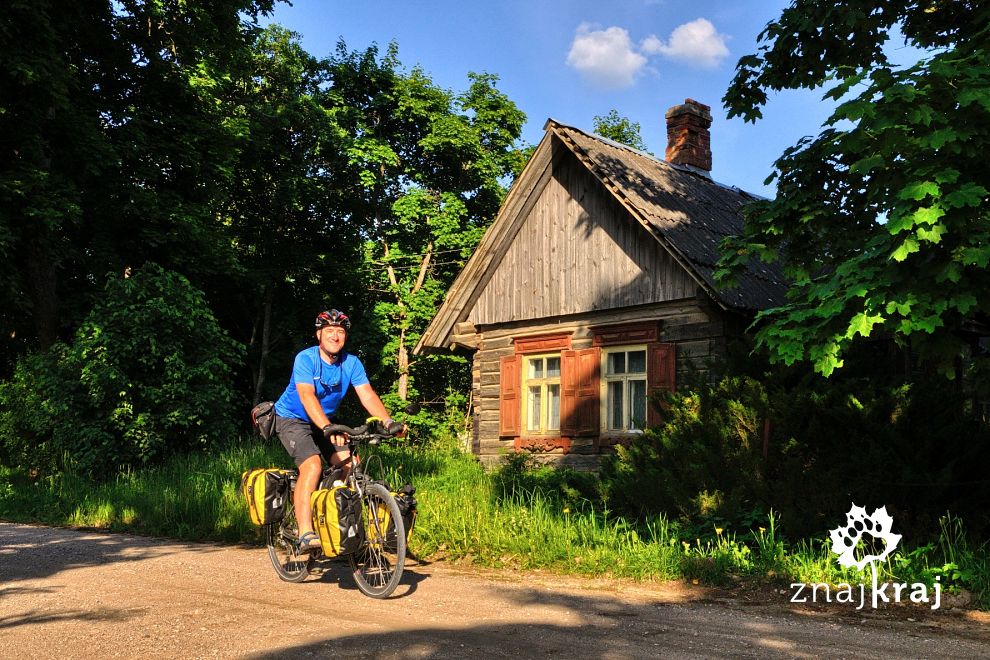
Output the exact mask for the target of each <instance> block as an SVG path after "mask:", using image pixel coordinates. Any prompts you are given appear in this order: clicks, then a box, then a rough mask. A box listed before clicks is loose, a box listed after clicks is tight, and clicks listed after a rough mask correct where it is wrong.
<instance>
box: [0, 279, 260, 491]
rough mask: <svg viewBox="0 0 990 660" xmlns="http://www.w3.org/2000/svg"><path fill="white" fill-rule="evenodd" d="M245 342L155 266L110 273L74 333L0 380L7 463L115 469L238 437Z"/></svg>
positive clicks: (1, 445) (1, 446)
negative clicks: (236, 388) (236, 385)
mask: <svg viewBox="0 0 990 660" xmlns="http://www.w3.org/2000/svg"><path fill="white" fill-rule="evenodd" d="M240 359H241V347H240V346H239V345H238V344H237V343H235V342H233V341H232V340H231V339H230V338H229V337H228V336H227V335H226V333H224V332H223V331H222V330H221V329H220V328H219V326H218V325H217V323H216V319H215V318H214V317H213V314H212V313H211V312H210V310H209V307H208V306H207V304H206V300H205V298H204V296H203V294H202V292H201V291H199V290H197V289H196V288H195V287H193V286H192V284H190V282H189V280H187V279H186V278H184V277H182V276H181V275H178V274H177V273H174V272H171V271H166V270H164V269H162V268H161V267H159V266H156V265H154V264H148V265H146V266H145V267H144V268H141V269H138V270H135V271H134V272H133V273H132V274H131V275H130V276H128V277H121V278H116V279H113V280H111V281H110V282H109V283H108V284H107V287H106V289H105V291H104V295H103V296H102V297H101V298H99V299H98V300H97V304H96V305H95V306H94V307H93V309H92V311H91V312H90V313H89V315H88V316H87V318H86V319H85V321H84V322H83V323H82V325H81V326H80V327H79V329H78V330H77V331H76V333H75V337H74V340H73V342H72V344H70V345H67V344H62V343H57V344H55V345H54V346H52V347H51V348H50V349H49V350H47V351H41V352H37V353H32V354H29V355H28V356H27V357H26V358H25V359H23V360H21V361H19V362H18V367H17V370H16V372H15V375H14V377H13V378H12V379H10V380H9V381H7V382H4V383H0V404H2V405H0V409H2V412H0V450H2V453H3V454H5V455H6V456H5V461H8V462H10V463H12V464H14V465H20V466H22V467H25V468H32V469H35V470H38V471H40V472H43V473H49V474H50V473H57V472H60V471H62V470H64V469H65V468H67V467H72V466H74V467H77V468H79V469H81V470H83V471H85V472H88V473H91V474H96V475H103V476H107V475H114V474H116V473H117V471H118V470H119V469H120V468H121V467H126V466H143V465H150V464H155V463H158V462H160V461H161V460H162V459H163V458H165V457H166V456H169V455H171V454H174V453H177V452H184V451H190V450H197V449H203V448H205V447H210V446H215V445H216V444H217V443H220V442H223V441H224V440H227V439H229V438H231V437H232V436H233V435H234V430H235V429H234V425H233V424H232V422H231V420H232V419H233V418H234V417H233V415H232V414H231V413H232V412H233V411H232V404H233V401H234V396H233V390H232V388H231V367H232V366H233V365H234V364H235V363H236V362H238V361H239V360H240Z"/></svg>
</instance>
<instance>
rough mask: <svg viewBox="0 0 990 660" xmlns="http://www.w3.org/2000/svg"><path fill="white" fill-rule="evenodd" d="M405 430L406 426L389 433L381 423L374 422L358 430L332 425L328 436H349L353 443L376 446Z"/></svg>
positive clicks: (328, 428) (363, 425) (342, 425)
mask: <svg viewBox="0 0 990 660" xmlns="http://www.w3.org/2000/svg"><path fill="white" fill-rule="evenodd" d="M404 430H405V425H401V428H400V429H398V430H396V431H395V432H389V429H387V428H385V427H384V426H383V425H382V423H381V422H380V421H378V420H374V421H372V422H369V423H367V424H362V425H361V426H358V427H357V428H351V427H350V426H346V425H344V424H331V425H330V426H329V427H327V430H326V432H327V434H328V435H343V436H347V439H348V440H350V441H352V442H361V441H367V442H368V444H370V445H376V444H378V443H379V442H380V441H382V440H389V439H391V438H394V437H396V436H398V435H399V434H400V433H401V432H402V431H404Z"/></svg>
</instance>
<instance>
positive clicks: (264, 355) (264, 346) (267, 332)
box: [254, 283, 275, 405]
mask: <svg viewBox="0 0 990 660" xmlns="http://www.w3.org/2000/svg"><path fill="white" fill-rule="evenodd" d="M264 297H265V311H264V319H263V321H262V325H261V357H260V358H259V360H258V379H257V381H256V382H255V384H254V405H258V404H259V403H260V402H261V388H262V387H264V385H265V364H266V363H267V362H268V350H269V348H270V342H271V333H272V302H273V300H274V297H275V287H274V286H272V285H271V283H269V284H266V285H265V293H264Z"/></svg>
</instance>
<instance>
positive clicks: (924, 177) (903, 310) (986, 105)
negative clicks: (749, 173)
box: [720, 0, 990, 375]
mask: <svg viewBox="0 0 990 660" xmlns="http://www.w3.org/2000/svg"><path fill="white" fill-rule="evenodd" d="M988 30H990V6H988V5H987V4H986V3H984V2H977V1H975V0H974V1H966V0H954V1H953V0H931V1H924V2H907V1H906V0H899V1H898V0H872V1H871V2H866V3H857V4H855V5H853V6H850V5H848V4H841V5H837V4H828V3H819V2H814V1H812V0H796V1H795V2H793V3H792V4H791V5H790V6H789V7H788V8H787V9H785V10H784V11H783V13H782V14H781V16H780V18H778V19H777V20H775V21H772V22H771V23H769V24H768V25H767V26H766V28H765V29H764V31H763V32H762V33H761V34H760V36H759V40H758V43H759V47H758V50H757V53H755V54H752V55H747V56H745V57H743V58H741V59H740V60H739V63H738V65H737V69H736V76H735V79H734V80H733V82H732V85H731V87H730V88H729V90H728V92H727V93H726V95H725V97H724V99H723V102H724V104H725V107H726V108H727V109H728V112H729V116H730V117H733V116H742V117H744V118H745V119H746V120H747V121H756V120H757V119H758V118H759V117H760V116H761V112H760V108H761V107H762V106H763V105H765V104H766V103H767V92H768V91H778V90H784V89H797V88H809V89H810V88H817V87H820V86H823V85H830V88H829V89H828V91H827V93H826V94H825V98H826V99H833V100H835V101H836V102H837V103H838V105H837V108H836V109H835V111H834V112H833V114H832V116H831V117H830V118H829V119H828V120H827V122H826V124H825V126H824V128H823V130H822V131H821V133H819V135H818V136H817V137H814V138H811V137H808V138H804V139H802V140H800V141H799V142H798V143H797V144H796V145H794V146H793V147H791V148H790V149H788V150H787V151H785V152H784V154H783V155H782V156H781V157H780V159H779V160H778V161H777V162H776V164H775V172H774V173H773V174H772V175H771V176H770V178H769V179H768V180H767V181H768V183H769V182H771V181H773V180H776V181H777V195H776V197H775V198H774V199H773V200H768V201H762V202H759V203H757V204H754V205H753V206H751V207H750V208H749V209H748V210H747V212H746V219H747V223H746V229H745V232H744V234H743V235H742V236H739V237H737V238H734V239H730V240H728V241H727V242H726V245H725V248H726V249H725V253H724V256H723V259H722V263H721V265H722V269H721V271H720V275H721V276H723V277H726V276H728V275H729V273H730V272H731V271H733V269H735V268H738V267H740V266H741V265H742V264H744V263H745V262H747V261H748V260H750V259H753V258H757V259H762V260H764V261H766V262H773V261H779V262H780V263H782V264H783V266H784V267H785V269H786V272H787V274H788V275H789V277H790V278H791V280H792V282H793V284H792V286H791V289H790V292H789V297H788V302H787V304H786V305H784V306H782V307H780V308H777V309H773V310H769V311H767V312H764V313H763V314H761V315H760V317H759V319H758V321H759V323H760V326H759V331H758V339H759V341H760V342H761V343H762V344H764V345H766V346H767V347H769V349H770V350H771V352H772V355H773V356H774V357H775V358H776V359H777V360H781V361H783V362H786V363H788V364H790V363H793V362H795V361H798V360H810V361H812V362H813V363H814V365H815V368H816V369H817V370H818V371H819V372H821V373H823V374H826V375H827V374H830V373H831V372H832V371H833V370H835V369H836V368H838V367H841V366H842V363H843V357H844V356H845V355H846V354H847V351H848V349H849V347H850V345H851V343H852V342H853V341H854V340H855V339H856V338H857V337H869V336H880V335H883V336H890V337H893V338H894V339H896V340H897V341H898V342H900V343H902V344H907V345H911V346H912V347H913V348H915V349H916V350H917V351H918V352H919V353H920V354H921V355H922V356H924V357H926V358H928V359H930V360H931V361H932V362H933V363H936V364H939V365H941V366H942V367H943V370H947V369H948V368H949V367H951V365H952V364H953V362H954V360H955V358H956V357H957V356H960V355H965V354H967V352H968V350H969V346H968V344H967V340H966V339H965V336H966V333H965V331H966V330H967V329H968V328H969V327H970V326H971V325H973V324H981V323H985V321H986V319H987V313H988V312H990V269H988V266H990V206H988V204H987V201H988V200H987V197H988V189H990V166H988V164H987V159H986V152H987V150H988V147H990V38H988V36H990V33H988ZM898 32H899V33H900V34H901V35H903V37H904V40H905V42H906V44H907V45H908V46H911V47H913V48H916V49H921V50H922V51H923V55H922V57H921V58H920V59H919V60H918V61H917V62H916V63H914V64H911V65H909V66H898V65H896V64H895V63H894V62H892V61H891V58H890V56H889V55H888V51H887V50H886V49H885V46H886V45H887V41H888V39H889V38H890V35H891V34H896V33H898ZM724 281H726V282H731V278H727V279H725V280H724Z"/></svg>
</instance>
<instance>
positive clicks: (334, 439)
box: [323, 424, 347, 447]
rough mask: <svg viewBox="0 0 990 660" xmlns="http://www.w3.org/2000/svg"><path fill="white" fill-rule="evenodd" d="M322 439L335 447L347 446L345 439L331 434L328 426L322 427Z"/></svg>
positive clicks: (336, 434) (337, 434)
mask: <svg viewBox="0 0 990 660" xmlns="http://www.w3.org/2000/svg"><path fill="white" fill-rule="evenodd" d="M323 437H324V438H326V439H327V440H329V441H330V442H331V443H332V444H334V445H336V446H337V447H343V446H344V445H346V444H347V437H346V436H343V435H340V434H339V433H331V432H330V425H329V424H327V425H326V426H324V427H323Z"/></svg>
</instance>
